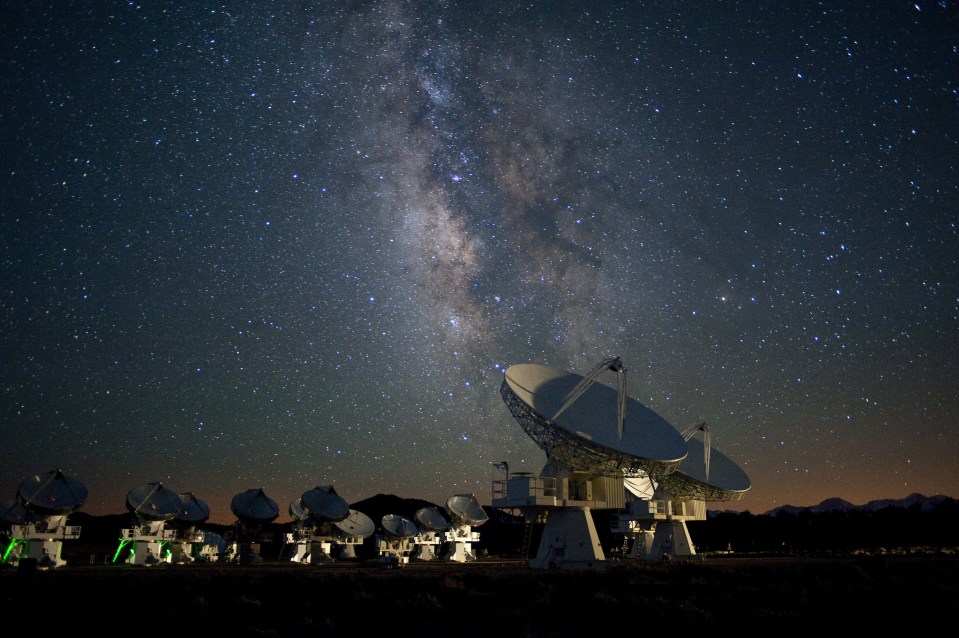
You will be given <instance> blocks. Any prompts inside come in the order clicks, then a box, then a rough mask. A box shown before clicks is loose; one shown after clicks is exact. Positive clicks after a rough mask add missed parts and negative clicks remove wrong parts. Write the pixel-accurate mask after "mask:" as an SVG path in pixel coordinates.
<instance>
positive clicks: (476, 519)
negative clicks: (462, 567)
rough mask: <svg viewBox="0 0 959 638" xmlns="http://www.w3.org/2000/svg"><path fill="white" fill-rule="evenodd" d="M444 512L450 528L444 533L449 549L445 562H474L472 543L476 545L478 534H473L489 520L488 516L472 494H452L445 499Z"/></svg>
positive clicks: (474, 554) (474, 555)
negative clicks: (447, 516)
mask: <svg viewBox="0 0 959 638" xmlns="http://www.w3.org/2000/svg"><path fill="white" fill-rule="evenodd" d="M446 512H447V513H448V514H449V517H450V521H451V524H450V528H449V530H447V532H446V540H447V542H448V543H449V549H448V550H447V552H446V555H445V556H444V558H445V559H446V560H451V561H455V562H458V563H465V562H467V561H474V560H476V553H475V552H474V551H473V543H478V542H479V539H480V533H479V532H474V531H473V528H474V527H478V526H480V525H482V524H483V523H485V522H486V521H488V520H489V515H488V514H487V513H486V510H484V509H483V506H482V505H480V503H479V501H478V500H476V497H475V496H474V495H473V494H454V495H453V496H451V497H449V498H448V499H446Z"/></svg>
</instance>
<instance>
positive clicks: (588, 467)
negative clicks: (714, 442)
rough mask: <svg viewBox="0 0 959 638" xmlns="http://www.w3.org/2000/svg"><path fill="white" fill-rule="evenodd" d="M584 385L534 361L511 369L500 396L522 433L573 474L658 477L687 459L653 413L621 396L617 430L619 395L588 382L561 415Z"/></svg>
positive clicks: (674, 433) (673, 433) (674, 434)
mask: <svg viewBox="0 0 959 638" xmlns="http://www.w3.org/2000/svg"><path fill="white" fill-rule="evenodd" d="M583 381H584V378H583V377H582V376H580V375H578V374H575V373H572V372H566V371H563V370H558V369H556V368H550V367H548V366H543V365H538V364H534V363H521V364H517V365H514V366H510V367H509V368H508V369H507V370H506V374H505V375H504V377H503V383H502V385H501V386H500V394H501V396H502V397H503V401H504V402H505V403H506V405H507V407H508V408H509V410H510V413H511V414H512V415H513V416H514V417H515V418H516V420H517V421H519V423H520V425H521V426H522V427H523V430H525V431H526V434H528V435H529V437H530V438H532V439H533V440H534V441H535V442H536V444H537V445H539V446H540V447H541V448H542V449H543V451H545V452H546V454H547V455H548V456H550V457H551V458H555V459H556V460H558V461H560V462H561V463H563V464H565V465H566V466H568V467H569V468H571V469H573V470H579V471H587V472H593V473H594V474H598V475H606V476H615V475H617V474H620V473H622V474H625V475H626V476H635V475H638V474H645V475H649V476H654V477H659V476H664V475H666V474H669V473H670V472H672V471H673V470H675V469H676V468H677V467H678V466H679V463H680V462H681V461H682V460H683V459H684V458H685V457H686V453H687V446H686V441H685V439H683V436H682V434H680V432H679V431H678V430H677V429H676V428H674V427H673V426H672V425H671V424H670V423H669V422H668V421H667V420H666V419H664V418H663V417H661V416H660V415H659V414H657V413H656V412H654V411H653V410H651V409H649V408H647V407H646V406H645V405H643V404H642V403H640V402H639V401H636V400H635V399H632V398H629V397H626V409H625V414H624V421H623V427H622V436H620V430H619V392H618V390H616V389H615V388H612V387H610V386H608V385H605V384H603V383H593V384H592V385H590V386H589V387H588V388H587V389H586V391H585V392H583V393H582V394H581V395H580V396H579V397H578V398H577V399H576V400H575V401H574V402H573V403H572V404H570V405H568V406H567V407H566V408H565V409H564V410H563V411H562V412H561V413H560V414H559V416H558V417H557V418H556V420H555V421H553V420H552V419H553V415H555V414H557V413H558V412H560V409H561V408H562V407H563V406H564V404H565V402H566V398H567V396H569V395H570V394H571V393H572V392H573V390H575V389H576V388H577V386H579V385H580V383H581V382H583Z"/></svg>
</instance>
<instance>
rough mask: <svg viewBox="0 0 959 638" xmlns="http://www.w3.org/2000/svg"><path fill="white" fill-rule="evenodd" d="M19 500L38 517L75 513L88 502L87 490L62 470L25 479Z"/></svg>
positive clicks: (21, 483)
mask: <svg viewBox="0 0 959 638" xmlns="http://www.w3.org/2000/svg"><path fill="white" fill-rule="evenodd" d="M17 500H18V501H19V502H20V504H21V505H23V506H24V507H25V508H27V509H28V510H30V511H31V512H33V513H34V514H37V515H38V516H59V515H63V514H69V513H71V512H75V511H76V510H78V509H80V508H81V507H82V506H83V503H84V502H85V501H86V500H87V488H86V487H85V486H84V485H83V483H81V482H80V481H78V480H77V479H75V478H70V477H68V476H64V474H63V472H61V471H60V470H53V471H51V472H47V473H46V474H44V475H39V474H38V475H35V476H31V477H28V478H25V479H23V481H21V482H20V486H19V488H17Z"/></svg>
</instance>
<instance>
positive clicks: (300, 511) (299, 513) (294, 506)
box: [288, 498, 310, 521]
mask: <svg viewBox="0 0 959 638" xmlns="http://www.w3.org/2000/svg"><path fill="white" fill-rule="evenodd" d="M288 511H289V513H290V518H292V519H293V520H294V521H304V520H306V519H307V518H309V516H310V513H309V512H307V511H306V508H305V507H303V499H299V498H298V499H296V500H295V501H290V507H289V510H288Z"/></svg>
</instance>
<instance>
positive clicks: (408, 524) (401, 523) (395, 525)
mask: <svg viewBox="0 0 959 638" xmlns="http://www.w3.org/2000/svg"><path fill="white" fill-rule="evenodd" d="M381 523H382V525H383V529H384V530H385V531H386V532H387V533H388V534H390V535H392V536H398V537H400V538H409V537H410V536H416V535H417V534H418V533H419V529H417V527H416V523H414V522H413V521H411V520H410V519H408V518H405V517H403V516H400V515H399V514H387V515H386V516H384V517H383V519H382V520H381Z"/></svg>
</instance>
